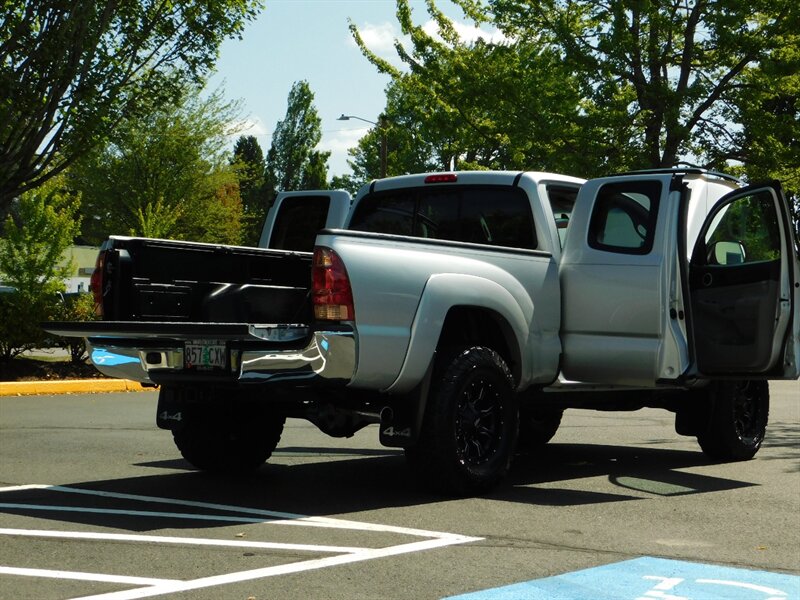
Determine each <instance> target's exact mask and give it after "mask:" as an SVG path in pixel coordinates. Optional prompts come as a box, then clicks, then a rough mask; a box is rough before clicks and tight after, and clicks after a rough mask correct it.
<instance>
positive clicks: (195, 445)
mask: <svg viewBox="0 0 800 600" xmlns="http://www.w3.org/2000/svg"><path fill="white" fill-rule="evenodd" d="M255 413H256V414H253V415H244V414H240V415H239V418H237V419H235V420H234V419H233V418H231V417H221V418H216V419H215V418H212V417H211V416H203V417H201V418H197V419H195V420H192V421H190V422H188V423H186V425H185V426H184V427H182V428H181V429H179V430H176V431H173V432H172V437H173V440H174V441H175V445H176V446H177V447H178V450H180V452H181V455H182V456H183V458H185V459H186V460H187V461H189V462H190V463H191V464H192V465H193V466H195V467H197V468H198V469H200V470H202V471H210V472H213V473H245V472H248V471H253V470H255V469H257V468H259V467H260V466H261V465H263V464H264V463H265V462H266V461H267V459H269V457H270V456H272V452H273V450H275V447H276V446H277V445H278V442H279V441H280V439H281V434H282V433H283V425H284V423H285V421H286V419H285V418H284V417H283V416H279V415H271V414H268V413H265V412H263V411H255Z"/></svg>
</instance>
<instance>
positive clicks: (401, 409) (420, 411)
mask: <svg viewBox="0 0 800 600" xmlns="http://www.w3.org/2000/svg"><path fill="white" fill-rule="evenodd" d="M432 374H433V363H432V362H431V367H429V368H428V371H427V373H425V377H423V379H422V381H421V382H420V384H419V385H418V386H417V387H415V388H414V389H413V390H412V391H411V392H409V393H408V394H403V395H402V396H394V397H393V399H392V402H390V403H389V405H388V406H387V408H386V409H384V410H383V411H381V423H380V436H379V440H380V443H381V445H383V446H386V447H388V448H408V447H410V446H414V445H415V444H416V443H417V440H418V439H419V432H420V429H422V419H423V417H424V416H425V405H426V403H427V400H428V392H429V390H430V387H431V377H432Z"/></svg>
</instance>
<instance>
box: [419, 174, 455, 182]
mask: <svg viewBox="0 0 800 600" xmlns="http://www.w3.org/2000/svg"><path fill="white" fill-rule="evenodd" d="M456 181H458V175H456V174H455V173H436V174H434V175H428V176H427V177H426V178H425V183H455V182H456Z"/></svg>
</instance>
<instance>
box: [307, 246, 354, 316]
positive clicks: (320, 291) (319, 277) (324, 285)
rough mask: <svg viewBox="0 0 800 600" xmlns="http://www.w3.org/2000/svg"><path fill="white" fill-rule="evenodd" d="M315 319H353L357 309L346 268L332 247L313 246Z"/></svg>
mask: <svg viewBox="0 0 800 600" xmlns="http://www.w3.org/2000/svg"><path fill="white" fill-rule="evenodd" d="M311 277H312V290H311V299H312V303H313V305H314V318H315V319H317V320H320V321H353V320H354V319H355V316H356V314H355V308H354V306H353V292H352V290H351V289H350V279H349V278H348V276H347V269H345V268H344V263H343V262H342V259H341V258H339V255H338V254H336V252H334V251H333V250H331V249H330V248H325V247H323V246H317V247H316V248H314V259H313V263H312V269H311Z"/></svg>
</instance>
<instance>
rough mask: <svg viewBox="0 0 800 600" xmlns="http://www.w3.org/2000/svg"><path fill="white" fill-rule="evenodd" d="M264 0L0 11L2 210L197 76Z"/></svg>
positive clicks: (26, 1) (28, 5) (47, 1)
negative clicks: (123, 120)
mask: <svg viewBox="0 0 800 600" xmlns="http://www.w3.org/2000/svg"><path fill="white" fill-rule="evenodd" d="M259 8H260V3H259V2H258V1H257V0H222V1H220V0H213V1H212V0H186V1H181V2H171V1H167V0H153V1H152V2H140V1H139V0H118V1H115V2H94V1H89V0H75V1H73V2H61V1H57V0H44V1H33V0H20V1H18V2H5V3H3V9H2V11H0V215H2V214H4V213H5V212H6V211H7V209H8V206H9V204H10V202H11V201H12V200H13V199H14V198H15V197H17V196H18V195H19V194H20V193H22V192H24V191H26V190H29V189H33V188H35V187H36V186H38V185H40V184H41V183H43V182H44V181H45V180H47V179H48V178H49V177H53V176H55V175H56V174H58V173H60V172H62V171H63V170H64V169H66V168H67V167H68V166H69V165H70V164H71V163H72V162H74V161H75V160H76V158H78V157H79V156H81V155H83V154H84V153H85V152H86V151H87V150H88V149H90V148H92V147H94V146H96V145H98V144H99V143H100V142H101V141H102V140H104V139H105V138H106V137H107V136H108V135H109V134H110V133H111V132H112V131H113V130H114V129H115V128H116V127H117V125H118V124H119V122H120V121H121V120H122V119H128V120H129V121H132V120H135V118H136V117H137V116H142V115H146V114H147V113H148V112H150V110H151V108H152V107H153V106H160V105H161V104H162V103H164V102H169V101H174V100H175V99H176V98H178V97H179V96H180V94H181V93H183V91H184V89H185V84H186V82H187V81H188V82H193V83H195V84H199V83H201V82H202V80H203V79H204V78H205V77H206V76H207V74H208V73H209V72H210V70H211V69H212V68H213V66H214V62H215V60H216V58H217V55H218V52H219V48H220V44H221V43H222V41H223V40H225V39H226V38H230V37H235V36H240V35H241V32H242V29H243V27H244V24H245V23H246V21H248V20H250V19H252V18H253V17H254V16H255V15H256V13H257V10H258V9H259Z"/></svg>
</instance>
